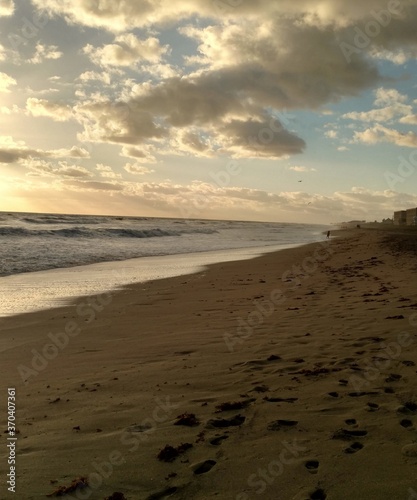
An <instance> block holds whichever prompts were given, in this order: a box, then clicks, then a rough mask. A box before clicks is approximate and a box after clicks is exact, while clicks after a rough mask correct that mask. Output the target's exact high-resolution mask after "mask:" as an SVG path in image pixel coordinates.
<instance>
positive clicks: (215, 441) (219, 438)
mask: <svg viewBox="0 0 417 500" xmlns="http://www.w3.org/2000/svg"><path fill="white" fill-rule="evenodd" d="M228 438H229V436H226V434H224V435H223V436H217V437H215V438H213V439H210V444H212V445H213V446H220V445H221V443H222V441H224V440H225V439H228Z"/></svg>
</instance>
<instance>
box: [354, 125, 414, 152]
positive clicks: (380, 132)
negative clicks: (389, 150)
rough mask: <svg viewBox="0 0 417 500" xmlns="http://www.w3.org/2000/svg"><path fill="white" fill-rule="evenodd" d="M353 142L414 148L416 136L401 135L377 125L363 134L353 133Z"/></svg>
mask: <svg viewBox="0 0 417 500" xmlns="http://www.w3.org/2000/svg"><path fill="white" fill-rule="evenodd" d="M354 141H355V142H363V143H365V144H377V143H380V142H388V143H391V144H396V145H397V146H405V147H408V148H415V147H416V146H417V134H416V133H414V132H411V131H410V132H406V133H403V132H399V131H398V130H395V129H390V128H387V127H384V126H382V125H379V124H377V125H375V126H374V127H371V128H368V129H366V130H364V131H363V132H355V134H354Z"/></svg>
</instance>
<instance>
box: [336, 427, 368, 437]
mask: <svg viewBox="0 0 417 500" xmlns="http://www.w3.org/2000/svg"><path fill="white" fill-rule="evenodd" d="M367 434H368V431H364V430H359V429H358V430H350V429H338V430H337V431H336V432H334V433H333V436H332V439H344V440H349V439H351V438H352V437H364V436H366V435H367Z"/></svg>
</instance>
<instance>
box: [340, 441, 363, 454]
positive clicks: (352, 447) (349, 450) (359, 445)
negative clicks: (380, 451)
mask: <svg viewBox="0 0 417 500" xmlns="http://www.w3.org/2000/svg"><path fill="white" fill-rule="evenodd" d="M362 448H363V444H362V443H358V442H355V443H352V444H351V445H350V446H349V447H348V448H346V449H345V450H343V451H344V453H347V454H352V453H356V452H357V451H359V450H361V449H362Z"/></svg>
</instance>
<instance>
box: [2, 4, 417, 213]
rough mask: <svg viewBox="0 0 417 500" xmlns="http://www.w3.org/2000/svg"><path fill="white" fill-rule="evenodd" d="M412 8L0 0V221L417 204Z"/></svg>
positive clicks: (415, 12)
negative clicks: (2, 217) (46, 215)
mask: <svg viewBox="0 0 417 500" xmlns="http://www.w3.org/2000/svg"><path fill="white" fill-rule="evenodd" d="M416 26H417V0H390V1H387V0H367V1H363V0H351V1H350V2H346V1H345V0H297V1H294V0H280V1H276V0H259V1H257V2H253V1H252V0H213V1H211V0H178V1H172V0H170V1H168V0H158V1H157V0H154V1H151V0H130V1H128V0H124V1H123V0H121V1H118V2H115V1H111V0H91V1H85V0H71V1H70V0H31V1H29V0H19V2H17V1H13V0H0V66H1V67H0V119H1V130H0V169H1V184H0V210H2V211H31V212H54V213H85V214H106V215H139V216H161V217H191V218H215V219H240V220H265V221H282V222H309V223H315V222H316V223H330V222H337V221H342V220H350V219H361V220H362V219H367V220H374V219H377V220H381V219H382V218H386V217H391V216H392V212H393V210H396V209H404V208H410V207H414V206H417V99H416V97H417V95H416V94H417V92H416V86H417V80H416V76H417V64H416V58H417V30H416Z"/></svg>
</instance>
